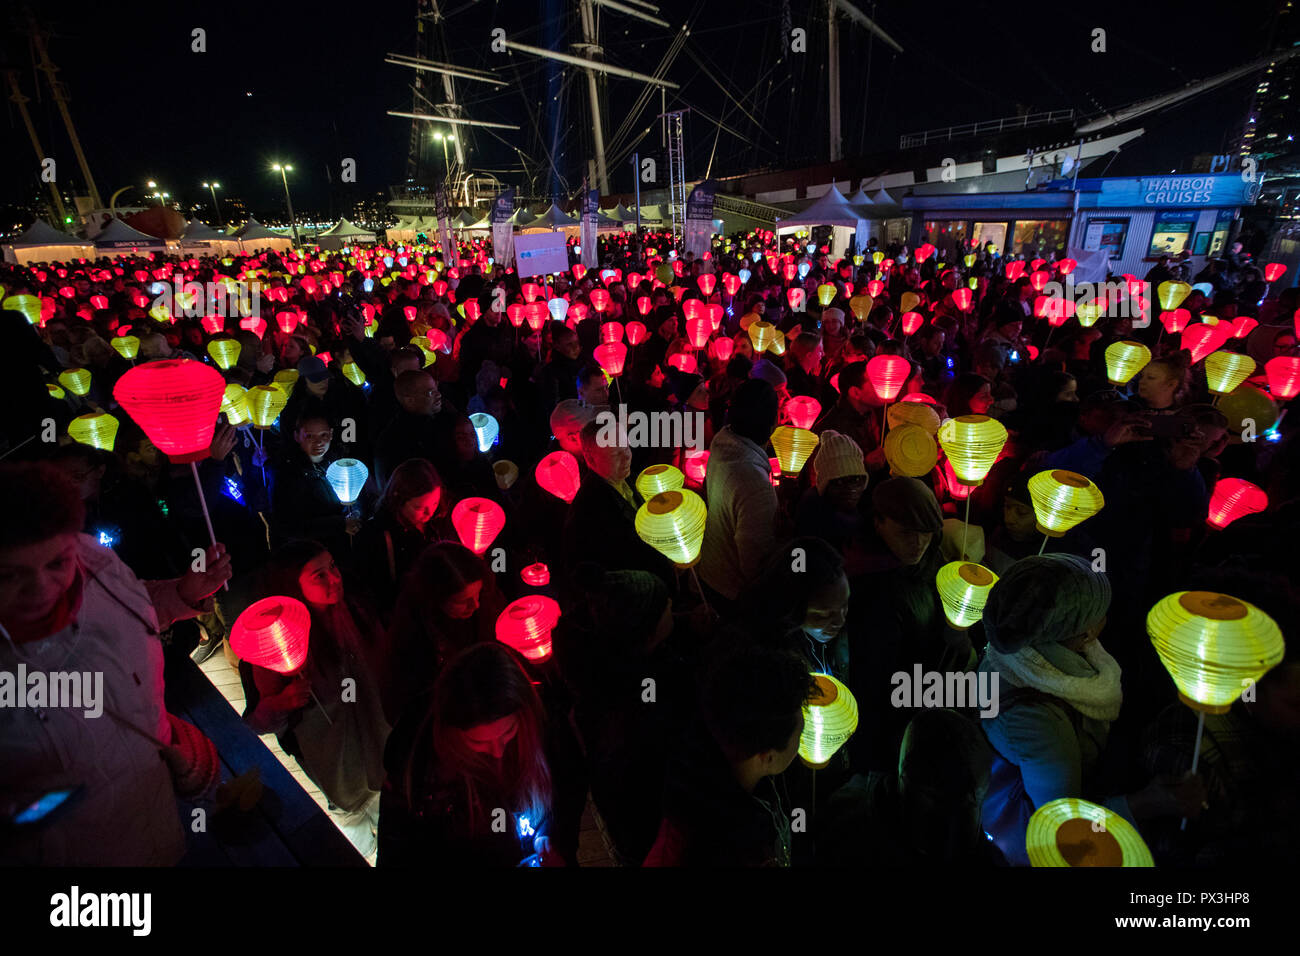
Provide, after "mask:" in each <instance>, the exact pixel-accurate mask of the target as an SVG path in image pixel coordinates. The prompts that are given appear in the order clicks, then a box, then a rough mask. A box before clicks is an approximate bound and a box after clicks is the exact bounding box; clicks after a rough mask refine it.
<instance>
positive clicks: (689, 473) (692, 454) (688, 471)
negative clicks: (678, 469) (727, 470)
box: [682, 448, 709, 485]
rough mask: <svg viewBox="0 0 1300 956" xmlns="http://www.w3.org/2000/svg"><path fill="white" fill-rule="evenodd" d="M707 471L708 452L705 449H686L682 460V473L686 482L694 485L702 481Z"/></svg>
mask: <svg viewBox="0 0 1300 956" xmlns="http://www.w3.org/2000/svg"><path fill="white" fill-rule="evenodd" d="M708 470H709V452H708V450H707V449H703V448H700V449H688V450H687V452H686V454H685V455H684V456H683V458H682V471H683V472H684V473H685V475H686V480H687V481H690V482H693V483H695V484H697V485H698V484H700V483H701V482H702V481H704V476H705V474H706V473H707V472H708Z"/></svg>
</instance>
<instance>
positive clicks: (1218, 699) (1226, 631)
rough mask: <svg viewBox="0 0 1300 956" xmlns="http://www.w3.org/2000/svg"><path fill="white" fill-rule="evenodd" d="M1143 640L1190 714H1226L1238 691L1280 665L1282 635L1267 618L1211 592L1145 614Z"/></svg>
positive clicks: (1178, 598) (1188, 594) (1176, 597)
mask: <svg viewBox="0 0 1300 956" xmlns="http://www.w3.org/2000/svg"><path fill="white" fill-rule="evenodd" d="M1147 634H1149V635H1150V636H1151V643H1152V645H1153V646H1154V647H1155V649H1156V653H1157V654H1159V655H1160V662H1161V663H1162V664H1164V665H1165V670H1167V671H1169V676H1170V677H1172V678H1173V679H1174V684H1175V685H1176V686H1177V687H1178V697H1179V699H1180V700H1182V702H1183V703H1184V704H1186V705H1187V706H1189V707H1191V708H1192V709H1194V710H1199V711H1202V712H1203V713H1209V714H1226V713H1227V712H1228V710H1229V709H1230V708H1231V707H1232V705H1233V702H1235V701H1236V699H1237V698H1238V697H1240V696H1241V694H1242V691H1244V690H1245V689H1246V688H1247V687H1250V686H1251V685H1252V684H1254V683H1255V682H1256V681H1258V680H1259V679H1260V678H1261V677H1263V676H1264V675H1265V674H1266V673H1267V672H1268V671H1269V670H1271V669H1272V668H1273V667H1275V666H1276V665H1277V664H1278V663H1280V662H1281V660H1282V654H1283V651H1284V650H1285V646H1284V644H1283V642H1282V631H1281V630H1280V629H1279V628H1278V626H1277V624H1276V623H1275V622H1274V621H1273V619H1272V618H1271V617H1269V616H1268V615H1267V614H1265V613H1264V612H1263V611H1261V610H1260V609H1259V608H1257V607H1255V606H1254V605H1253V604H1247V603H1246V602H1245V601H1242V600H1240V599H1238V598H1234V597H1230V596H1229V595H1227V594H1218V593H1215V592H1213V591H1178V592H1175V593H1174V594H1170V595H1168V596H1167V597H1164V598H1161V599H1160V600H1159V601H1157V602H1156V604H1155V606H1154V607H1152V608H1151V611H1150V613H1148V614H1147Z"/></svg>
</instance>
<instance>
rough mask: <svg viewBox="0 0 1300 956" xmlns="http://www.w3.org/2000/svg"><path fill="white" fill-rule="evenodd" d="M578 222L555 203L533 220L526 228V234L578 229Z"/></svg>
mask: <svg viewBox="0 0 1300 956" xmlns="http://www.w3.org/2000/svg"><path fill="white" fill-rule="evenodd" d="M577 227H578V220H576V219H574V218H573V217H572V216H570V215H568V214H567V213H566V212H564V210H562V209H561V208H560V207H559V206H557V205H556V204H555V203H551V205H550V207H549V208H548V209H547V210H546V212H544V213H542V214H541V215H540V216H538V217H537V218H536V219H533V220H532V221H530V222H529V223H528V225H526V226H525V227H524V232H545V231H546V230H550V231H551V232H555V231H557V230H564V229H576V228H577Z"/></svg>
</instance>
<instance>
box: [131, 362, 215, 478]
mask: <svg viewBox="0 0 1300 956" xmlns="http://www.w3.org/2000/svg"><path fill="white" fill-rule="evenodd" d="M225 393H226V380H225V379H224V378H222V376H221V373H220V372H218V371H217V370H216V369H214V368H212V366H210V365H204V364H203V363H202V362H195V361H194V360H192V359H163V360H160V361H155V362H146V363H145V364H143V365H136V366H134V367H132V368H131V369H130V370H128V371H127V373H126V374H125V375H123V376H122V377H121V378H119V379H118V380H117V385H116V386H115V387H114V388H113V397H114V398H115V399H117V401H118V404H120V405H121V406H122V407H123V408H124V409H126V412H127V414H128V415H130V416H131V417H132V418H133V419H135V421H136V424H138V425H139V426H140V427H141V428H142V429H144V433H145V434H146V435H148V436H149V440H150V441H151V442H153V443H154V445H155V446H157V448H158V450H159V451H161V452H163V453H164V454H166V455H167V456H168V457H169V458H170V459H171V460H172V461H174V462H176V463H178V464H185V463H187V462H191V461H199V460H200V459H203V458H206V457H207V456H208V448H209V447H211V445H212V431H213V429H214V428H215V427H216V424H217V412H218V411H220V409H221V399H222V396H224V395H225Z"/></svg>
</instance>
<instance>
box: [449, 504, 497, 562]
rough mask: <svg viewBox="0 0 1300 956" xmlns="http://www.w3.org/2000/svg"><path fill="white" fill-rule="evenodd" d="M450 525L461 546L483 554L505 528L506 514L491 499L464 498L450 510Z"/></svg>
mask: <svg viewBox="0 0 1300 956" xmlns="http://www.w3.org/2000/svg"><path fill="white" fill-rule="evenodd" d="M451 523H452V527H454V528H455V529H456V536H457V537H458V538H460V543H461V544H463V545H464V546H465V547H467V548H469V549H470V550H471V551H473V552H474V553H475V554H485V553H486V552H487V549H488V548H490V547H491V546H492V542H493V541H495V540H496V537H497V535H499V534H500V533H501V529H502V528H504V527H505V526H506V513H505V511H503V510H502V508H501V506H500V505H499V504H497V503H496V502H495V501H492V500H491V499H488V498H465V499H463V500H461V501H460V502H458V503H457V504H456V507H454V508H453V509H452V510H451Z"/></svg>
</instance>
